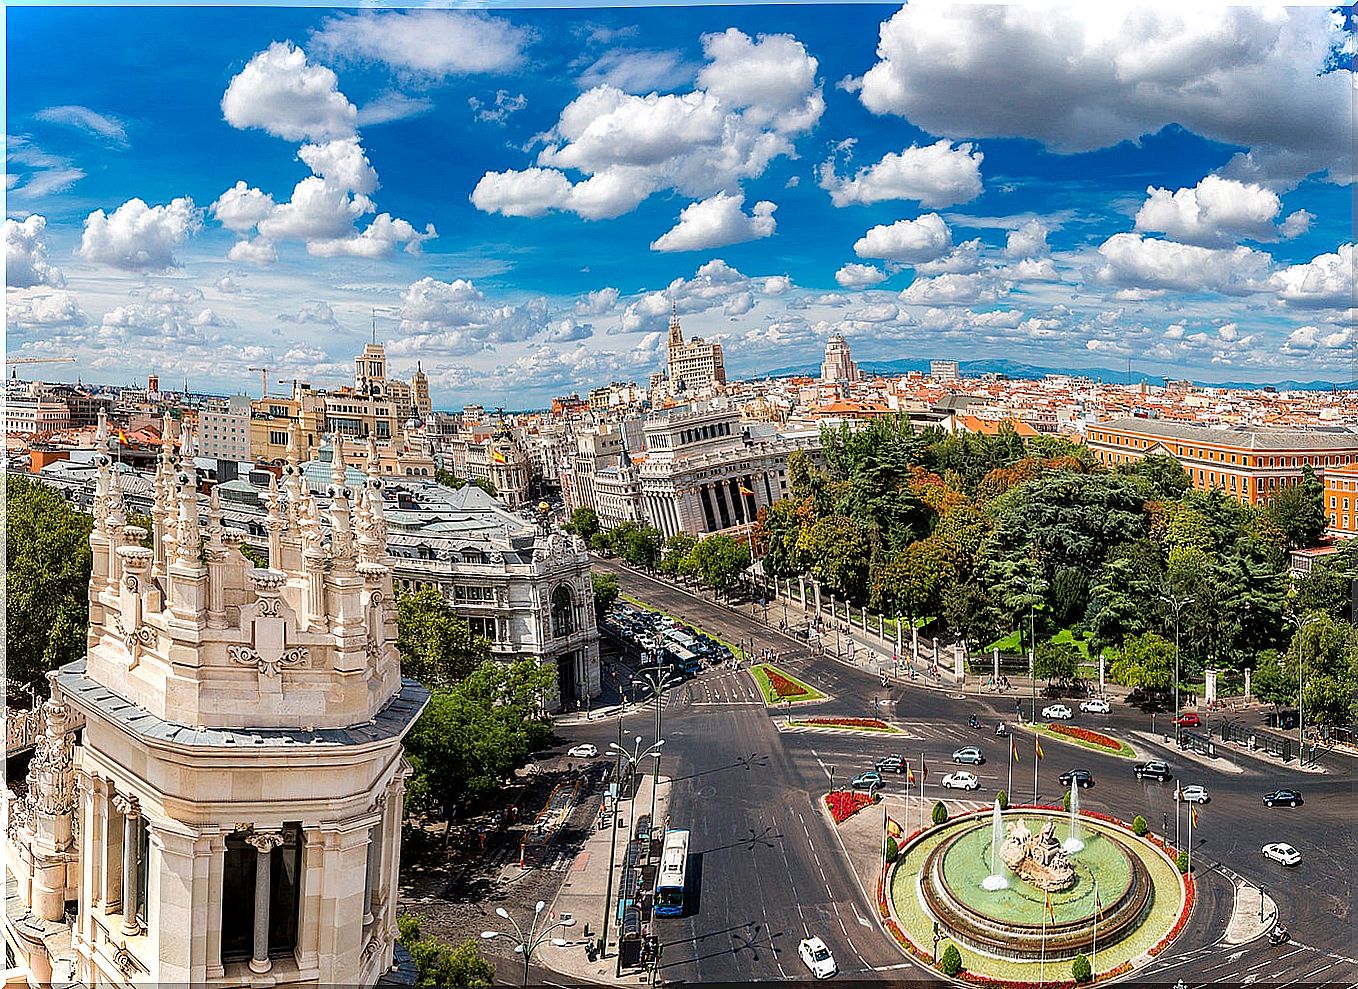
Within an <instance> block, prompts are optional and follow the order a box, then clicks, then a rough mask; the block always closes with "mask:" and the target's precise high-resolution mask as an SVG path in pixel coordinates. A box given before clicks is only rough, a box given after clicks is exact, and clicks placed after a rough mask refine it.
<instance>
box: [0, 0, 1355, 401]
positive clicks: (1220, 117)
mask: <svg viewBox="0 0 1358 989" xmlns="http://www.w3.org/2000/svg"><path fill="white" fill-rule="evenodd" d="M6 32H7V33H6V55H7V60H8V80H7V83H8V89H7V93H6V114H7V173H6V216H7V220H6V261H7V266H6V283H7V285H6V303H7V305H6V309H7V323H8V326H7V348H8V352H9V353H10V354H11V355H16V354H23V355H30V356H41V355H47V354H74V355H75V356H77V358H78V359H79V363H78V364H76V365H73V366H70V367H69V368H68V367H66V366H63V365H53V369H51V370H49V371H46V372H45V375H46V376H50V377H57V376H60V375H63V374H67V372H69V377H72V378H74V377H75V376H76V375H77V374H79V375H81V376H83V377H84V378H86V379H88V380H101V381H113V382H123V381H130V380H139V379H141V378H142V377H143V376H144V375H145V373H146V372H147V371H148V370H155V371H158V372H159V373H160V374H161V376H162V378H163V379H168V380H172V381H179V380H181V379H183V378H185V377H187V378H188V380H189V382H190V384H191V385H192V386H193V387H195V388H199V389H210V390H217V391H223V392H229V391H234V390H242V389H250V390H254V389H257V388H258V376H257V375H256V374H252V373H250V372H248V371H247V370H246V368H248V367H251V366H260V365H267V366H268V367H269V368H270V369H271V370H270V375H271V376H272V377H275V378H279V379H286V378H293V377H302V378H305V379H308V380H311V381H312V382H313V383H314V384H318V385H325V384H329V385H335V384H340V383H343V382H345V381H346V380H347V379H348V378H349V376H350V375H351V368H352V364H351V355H352V354H353V353H354V352H355V351H356V349H358V348H359V347H361V344H362V342H363V341H364V340H365V339H367V338H368V336H369V334H370V332H371V326H372V322H373V318H374V310H375V311H376V322H377V331H378V335H379V337H380V338H382V339H383V340H384V341H386V343H387V345H388V349H389V352H390V353H391V354H392V358H393V361H392V363H393V367H394V368H395V369H396V370H397V371H399V372H408V371H409V370H413V368H414V365H415V362H416V361H420V362H421V363H422V365H423V367H424V369H425V371H426V372H427V373H429V374H430V377H431V382H432V385H433V388H434V396H435V401H436V403H437V404H439V405H442V406H446V407H456V406H459V405H461V404H462V403H464V402H470V401H483V402H486V403H488V404H504V405H507V406H510V407H524V406H528V405H534V404H543V403H544V402H545V401H547V400H548V399H550V397H551V396H552V395H555V394H561V393H564V392H567V391H571V390H576V389H581V390H583V389H587V388H589V387H591V386H593V385H597V384H600V383H604V382H606V381H609V380H615V379H624V380H626V379H638V380H645V377H646V375H647V374H648V373H649V372H650V371H651V370H654V369H655V368H657V367H658V366H659V361H660V356H661V355H660V350H659V348H660V346H661V344H662V342H663V337H662V335H661V331H662V330H663V328H664V324H665V322H666V320H667V319H668V315H669V310H670V306H671V305H675V306H676V307H677V308H678V310H679V312H680V314H681V317H682V319H683V322H684V326H685V329H686V332H688V333H689V334H691V335H695V334H696V335H704V336H708V337H717V338H720V339H722V340H723V342H724V344H725V346H726V350H727V365H728V368H729V369H730V370H731V372H732V373H734V374H738V375H753V374H757V373H758V372H760V371H761V370H767V369H770V368H775V367H783V366H787V365H790V364H797V363H814V362H815V361H816V360H818V358H819V355H820V352H821V350H822V349H823V346H824V341H825V338H826V337H827V336H828V335H829V334H830V333H832V332H841V333H843V334H844V335H845V336H846V337H848V339H849V340H850V342H851V344H852V346H853V348H854V353H855V355H856V356H859V357H860V358H869V359H871V358H877V359H890V358H898V357H918V358H929V357H945V356H954V357H960V358H963V359H967V358H973V357H1010V358H1014V359H1017V360H1023V361H1028V362H1031V363H1041V364H1046V365H1049V366H1055V367H1070V368H1079V367H1088V366H1114V367H1121V366H1123V365H1124V364H1125V362H1126V361H1127V360H1128V359H1129V358H1130V359H1131V360H1133V362H1134V364H1135V366H1136V367H1138V368H1140V369H1142V370H1143V371H1144V372H1146V373H1152V374H1153V373H1162V374H1163V373H1168V374H1176V375H1177V374H1185V373H1188V374H1192V375H1194V376H1198V377H1204V378H1208V379H1212V378H1217V379H1226V378H1241V377H1248V378H1252V379H1255V380H1268V379H1270V378H1274V379H1277V378H1281V377H1285V376H1286V377H1291V376H1298V375H1300V376H1304V377H1312V376H1325V375H1329V376H1331V377H1335V378H1345V377H1348V376H1349V373H1348V369H1349V364H1350V360H1351V356H1352V354H1353V352H1354V347H1355V346H1356V345H1358V341H1355V340H1354V339H1353V333H1354V331H1353V325H1354V317H1355V309H1354V306H1355V302H1354V297H1353V291H1354V285H1353V279H1354V274H1353V270H1354V258H1355V256H1354V247H1353V235H1352V211H1351V206H1350V199H1349V194H1348V188H1347V186H1346V185H1345V183H1347V182H1350V181H1351V180H1352V178H1353V171H1354V169H1353V153H1352V137H1353V135H1352V117H1351V95H1350V94H1351V86H1352V79H1351V72H1350V71H1349V69H1348V68H1346V67H1345V68H1340V66H1347V65H1348V64H1349V62H1350V61H1351V55H1352V47H1353V40H1352V34H1351V24H1346V23H1345V21H1344V20H1343V18H1342V16H1341V15H1339V14H1337V13H1334V12H1331V11H1330V10H1328V9H1327V8H1324V7H1295V8H1287V9H1276V8H1267V9H1266V8H1247V7H1225V6H1206V7H1200V8H1192V9H1190V8H1188V7H1186V6H1185V5H1182V4H1173V5H1167V6H1164V7H1154V6H1148V5H1146V4H1134V5H1128V6H1126V7H1118V6H1116V5H1103V4H1100V5H1084V6H1081V7H1071V8H1068V9H1060V8H1046V9H1043V8H1028V7H1021V6H1006V7H989V6H978V5H946V4H937V3H928V4H912V5H909V6H907V7H903V8H901V7H896V6H886V5H833V6H831V5H824V6H822V5H800V6H797V5H780V6H666V7H649V8H646V7H627V8H609V9H604V8H584V9H509V8H499V9H493V10H492V9H479V10H432V9H423V10H375V9H362V10H359V9H344V8H322V7H305V8H267V7H263V8H248V9H247V8H209V9H196V8H182V7H157V8H154V9H150V8H136V7H132V8H116V9H114V8H89V7H82V8H77V9H51V8H40V7H11V8H10V10H9V11H8V13H7V15H6Z"/></svg>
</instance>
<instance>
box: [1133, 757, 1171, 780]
mask: <svg viewBox="0 0 1358 989" xmlns="http://www.w3.org/2000/svg"><path fill="white" fill-rule="evenodd" d="M1135 772H1136V778H1137V779H1145V778H1147V777H1150V778H1151V779H1154V780H1159V781H1160V782H1161V783H1163V782H1165V781H1166V780H1167V779H1169V778H1170V776H1171V775H1172V774H1171V773H1170V771H1169V766H1167V765H1166V764H1165V763H1163V762H1157V761H1155V760H1152V761H1150V762H1143V763H1139V764H1138V765H1137V767H1136V770H1135Z"/></svg>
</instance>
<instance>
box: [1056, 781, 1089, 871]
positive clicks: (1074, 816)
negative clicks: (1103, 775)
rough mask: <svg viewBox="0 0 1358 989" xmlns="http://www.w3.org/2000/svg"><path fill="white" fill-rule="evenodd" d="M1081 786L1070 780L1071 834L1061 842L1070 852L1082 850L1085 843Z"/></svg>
mask: <svg viewBox="0 0 1358 989" xmlns="http://www.w3.org/2000/svg"><path fill="white" fill-rule="evenodd" d="M1079 832H1080V787H1079V786H1078V785H1077V784H1076V782H1075V781H1074V780H1071V781H1070V834H1068V835H1066V840H1065V841H1063V842H1062V843H1061V847H1062V848H1064V849H1065V850H1066V851H1067V852H1069V853H1070V854H1072V855H1073V854H1075V853H1076V852H1082V851H1084V848H1085V843H1084V842H1083V841H1082V840H1081V839H1080V834H1079Z"/></svg>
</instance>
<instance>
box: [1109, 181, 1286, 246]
mask: <svg viewBox="0 0 1358 989" xmlns="http://www.w3.org/2000/svg"><path fill="white" fill-rule="evenodd" d="M1146 196H1147V199H1146V201H1145V202H1144V203H1143V204H1142V205H1141V209H1139V210H1138V211H1137V214H1136V229H1137V230H1142V231H1151V232H1155V233H1162V234H1164V235H1165V236H1166V237H1168V238H1169V239H1170V240H1177V241H1180V242H1182V243H1185V244H1198V245H1200V246H1202V247H1224V246H1226V245H1228V244H1233V243H1235V242H1236V241H1238V240H1256V241H1270V240H1277V239H1278V237H1279V236H1280V234H1281V233H1283V231H1280V229H1279V228H1277V227H1275V226H1274V220H1275V219H1276V218H1277V216H1278V214H1279V212H1281V210H1282V201H1281V200H1280V199H1279V198H1278V194H1277V193H1276V192H1274V191H1273V190H1272V189H1266V188H1264V187H1263V186H1261V185H1257V184H1255V183H1252V182H1237V181H1236V180H1234V179H1223V178H1221V177H1219V176H1216V175H1209V176H1207V177H1206V178H1204V179H1203V180H1202V181H1201V182H1199V183H1198V184H1197V185H1196V186H1194V187H1193V188H1191V189H1179V190H1178V191H1176V192H1173V193H1171V192H1170V191H1169V190H1168V189H1158V188H1155V187H1154V186H1152V187H1150V188H1148V189H1147V190H1146ZM1300 214H1303V215H1299V214H1293V216H1292V217H1289V219H1288V223H1286V224H1284V226H1285V227H1287V231H1286V233H1287V234H1292V235H1295V234H1300V233H1304V232H1305V229H1306V227H1307V226H1309V224H1310V221H1309V220H1308V219H1306V218H1305V217H1307V216H1309V214H1306V213H1305V211H1304V210H1303V211H1300Z"/></svg>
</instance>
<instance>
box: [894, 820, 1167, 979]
mask: <svg viewBox="0 0 1358 989" xmlns="http://www.w3.org/2000/svg"><path fill="white" fill-rule="evenodd" d="M1062 837H1064V839H1065V840H1064V842H1063V841H1062V840H1061V838H1062ZM1066 849H1070V850H1069V851H1067V850H1066ZM1174 854H1175V852H1174V850H1173V849H1166V848H1165V847H1164V846H1162V845H1160V844H1159V843H1158V842H1157V841H1156V840H1155V839H1147V838H1141V837H1138V836H1137V835H1136V834H1135V833H1134V832H1133V831H1132V830H1131V828H1130V827H1128V826H1127V825H1125V824H1123V823H1122V822H1121V821H1118V820H1116V819H1114V818H1111V817H1106V816H1104V815H1094V814H1081V815H1079V817H1078V818H1077V819H1074V820H1072V818H1071V817H1070V815H1068V814H1066V813H1064V812H1062V811H1061V810H1060V809H1059V808H1048V807H1018V808H1011V809H1010V810H1008V811H1004V812H999V811H996V810H994V809H992V810H990V811H986V810H981V811H977V812H975V813H972V814H966V815H963V816H961V817H958V818H955V819H953V820H949V821H947V822H945V823H943V824H941V825H937V826H932V827H929V828H927V829H924V830H921V831H916V832H915V833H914V834H912V835H911V836H910V837H909V838H908V839H906V840H905V842H904V844H903V845H902V846H901V848H900V850H899V852H898V854H897V856H896V859H895V861H894V862H893V863H892V865H891V866H890V867H889V869H888V871H887V872H886V874H885V879H884V880H883V879H882V872H881V870H880V864H879V866H878V869H877V874H878V879H877V883H876V884H877V900H878V913H879V917H880V918H881V920H882V922H883V925H884V926H885V927H886V928H887V931H888V932H889V933H890V934H891V936H892V937H893V938H894V939H895V940H896V942H897V944H898V945H900V947H901V948H902V950H903V951H905V953H906V954H907V955H909V956H910V957H912V958H914V959H915V960H917V961H919V962H921V963H923V964H925V965H928V966H931V967H932V966H934V965H936V964H938V963H939V962H941V961H943V960H944V959H945V956H946V957H947V958H948V960H950V961H954V962H960V968H959V969H958V970H957V971H956V972H955V973H953V974H955V975H956V977H957V978H959V979H961V980H963V981H966V982H971V983H975V984H979V985H1005V986H1015V985H1022V986H1026V985H1032V986H1038V985H1052V984H1058V985H1066V986H1069V985H1073V984H1074V982H1075V972H1076V970H1077V969H1082V968H1083V966H1084V965H1085V964H1088V965H1089V966H1090V969H1091V971H1090V978H1091V979H1092V980H1093V981H1104V980H1109V979H1115V978H1117V977H1119V976H1123V975H1126V974H1127V973H1130V972H1133V971H1135V970H1136V969H1138V968H1140V967H1142V966H1144V965H1145V964H1147V963H1148V962H1149V961H1150V960H1151V959H1152V958H1154V957H1155V956H1156V955H1157V954H1159V953H1160V952H1161V951H1163V950H1164V949H1165V948H1166V947H1168V945H1169V944H1170V943H1171V942H1172V941H1173V940H1174V938H1175V937H1177V936H1178V934H1179V932H1180V931H1181V930H1182V929H1183V926H1184V924H1185V923H1186V922H1187V919H1188V916H1189V914H1190V912H1191V910H1192V906H1193V899H1194V884H1193V880H1192V878H1191V877H1184V876H1181V875H1180V874H1179V871H1178V868H1177V867H1176V865H1175V863H1174V859H1173V858H1172V856H1173V855H1174ZM1096 882H1097V892H1096V888H1095V884H1096ZM950 949H951V950H950ZM945 971H946V969H945ZM1081 974H1083V971H1081Z"/></svg>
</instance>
